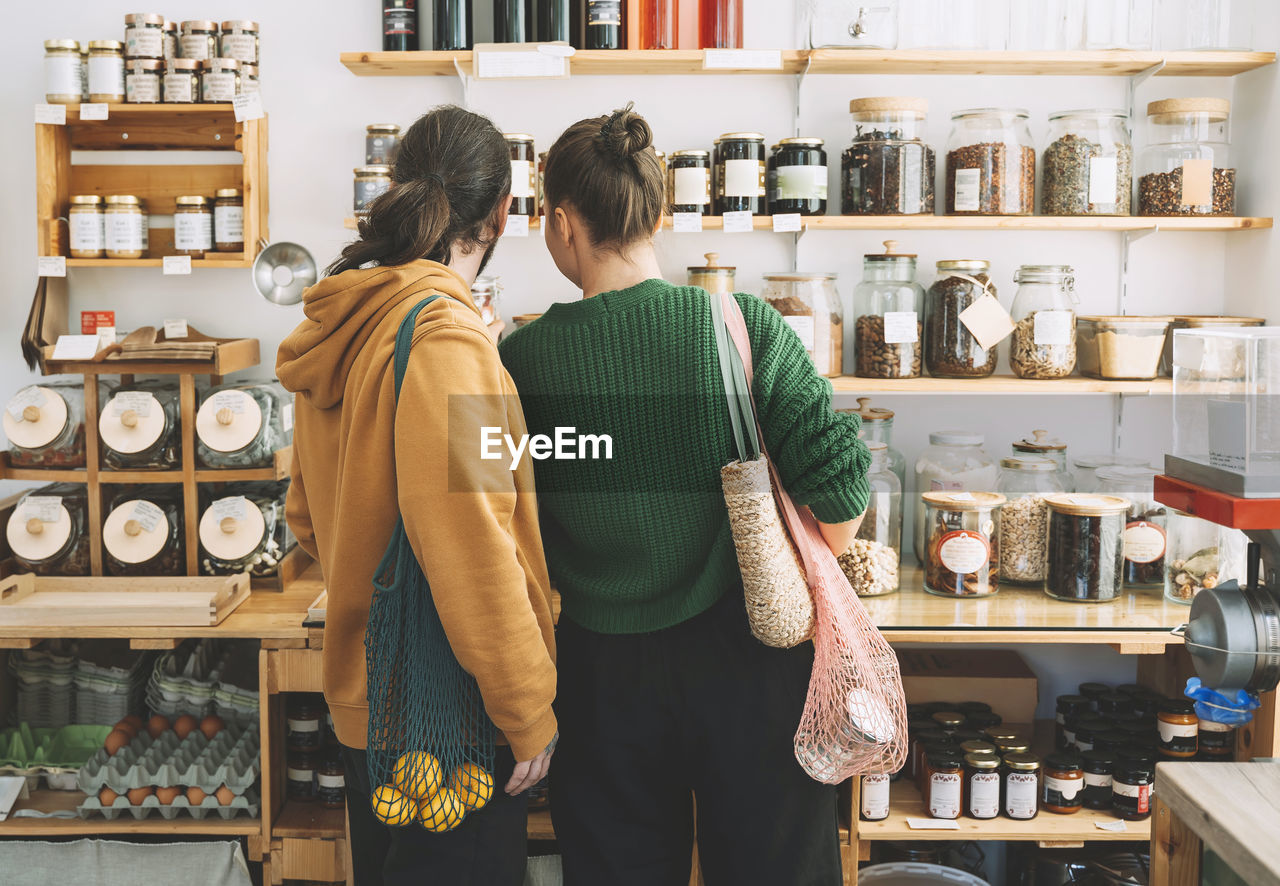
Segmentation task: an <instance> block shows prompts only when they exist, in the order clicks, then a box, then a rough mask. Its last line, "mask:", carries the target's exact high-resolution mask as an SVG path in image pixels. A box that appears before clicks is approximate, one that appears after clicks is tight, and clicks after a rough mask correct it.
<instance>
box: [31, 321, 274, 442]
mask: <svg viewBox="0 0 1280 886" xmlns="http://www.w3.org/2000/svg"><path fill="white" fill-rule="evenodd" d="M53 351H54V349H53V347H52V346H50V347H46V348H45V349H44V355H43V360H42V363H43V366H44V373H45V375H62V374H64V373H65V374H72V375H85V376H99V375H180V376H195V375H213V376H224V375H230V374H231V373H233V372H239V371H240V370H242V369H250V368H252V367H254V366H257V365H258V357H259V346H258V340H257V339H256V338H237V339H232V340H228V341H220V342H219V343H218V347H217V348H216V349H215V351H214V354H213V358H212V359H210V360H121V359H118V356H117V357H106V358H104V359H100V360H54V359H53ZM99 356H101V352H100V353H99ZM85 393H86V396H87V395H88V391H86V392H85ZM193 409H194V404H193ZM95 413H96V410H95ZM96 417H97V416H96V414H95V416H94V418H95V419H96ZM96 429H97V425H96V424H94V425H93V427H92V428H90V430H93V431H94V433H93V434H91V435H90V437H89V439H88V441H87V442H86V446H88V447H90V448H92V447H93V446H94V445H96V443H97V433H96Z"/></svg>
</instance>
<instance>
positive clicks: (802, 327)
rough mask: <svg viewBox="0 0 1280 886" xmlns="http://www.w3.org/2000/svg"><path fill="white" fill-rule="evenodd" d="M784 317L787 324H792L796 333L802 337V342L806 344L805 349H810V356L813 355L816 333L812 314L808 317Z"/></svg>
mask: <svg viewBox="0 0 1280 886" xmlns="http://www.w3.org/2000/svg"><path fill="white" fill-rule="evenodd" d="M782 319H783V320H785V321H786V323H787V325H788V326H790V327H791V328H792V329H793V330H794V331H795V334H796V335H798V336H799V337H800V344H802V345H804V349H805V350H806V351H808V352H809V356H811V357H812V356H813V340H814V334H815V330H814V325H813V316H812V315H810V316H808V317H795V316H792V317H783V318H782Z"/></svg>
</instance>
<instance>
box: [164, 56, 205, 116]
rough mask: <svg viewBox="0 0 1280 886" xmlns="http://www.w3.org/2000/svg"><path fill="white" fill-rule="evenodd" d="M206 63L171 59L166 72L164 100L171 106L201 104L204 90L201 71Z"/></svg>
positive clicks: (196, 60)
mask: <svg viewBox="0 0 1280 886" xmlns="http://www.w3.org/2000/svg"><path fill="white" fill-rule="evenodd" d="M203 69H204V62H203V61H201V60H200V59H197V58H175V59H170V60H169V64H168V68H167V69H166V71H165V75H164V81H163V87H164V100H165V102H166V103H167V104H171V105H190V104H195V103H197V102H200V101H201V100H202V98H201V96H202V95H203V94H204V89H203V87H202V86H201V80H200V77H201V71H202V70H203Z"/></svg>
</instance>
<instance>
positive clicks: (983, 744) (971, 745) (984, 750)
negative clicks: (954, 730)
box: [960, 739, 997, 757]
mask: <svg viewBox="0 0 1280 886" xmlns="http://www.w3.org/2000/svg"><path fill="white" fill-rule="evenodd" d="M960 750H961V751H963V752H964V753H966V754H987V755H990V756H992V757H994V756H997V751H996V746H995V745H993V744H992V743H991V742H989V741H982V740H980V739H970V740H968V741H962V742H960Z"/></svg>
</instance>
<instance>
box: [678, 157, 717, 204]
mask: <svg viewBox="0 0 1280 886" xmlns="http://www.w3.org/2000/svg"><path fill="white" fill-rule="evenodd" d="M667 205H668V207H669V211H670V212H672V213H676V212H693V213H696V214H698V215H710V214H711V152H710V151H673V152H672V154H671V161H670V162H669V163H668V164H667Z"/></svg>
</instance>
